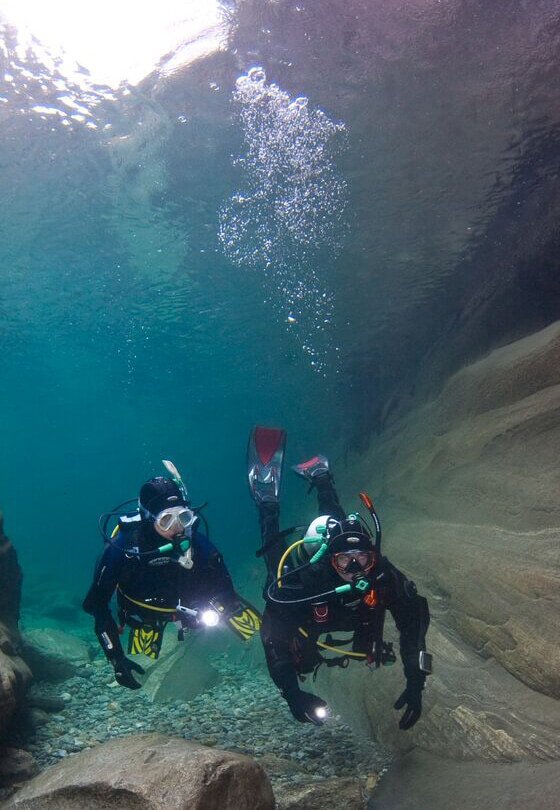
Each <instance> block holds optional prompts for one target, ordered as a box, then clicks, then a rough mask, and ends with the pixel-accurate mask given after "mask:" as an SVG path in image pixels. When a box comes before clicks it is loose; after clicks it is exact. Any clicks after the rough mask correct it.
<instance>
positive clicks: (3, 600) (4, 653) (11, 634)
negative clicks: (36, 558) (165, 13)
mask: <svg viewBox="0 0 560 810" xmlns="http://www.w3.org/2000/svg"><path fill="white" fill-rule="evenodd" d="M21 581H22V574H21V569H20V567H19V564H18V559H17V554H16V551H15V549H14V547H13V546H12V544H11V542H10V540H9V539H8V538H7V537H6V535H5V534H4V518H3V516H2V513H0V740H1V738H2V735H3V734H4V732H5V730H6V728H7V726H8V724H9V722H10V720H11V718H12V716H13V714H14V713H15V711H16V709H17V707H18V704H19V703H20V701H21V699H22V697H23V694H24V692H25V688H26V686H27V683H28V682H29V680H30V678H31V672H30V670H29V667H28V666H27V664H26V663H25V662H24V661H23V660H22V658H21V657H20V654H19V652H20V641H21V640H20V636H19V631H18V620H19V610H20V601H21Z"/></svg>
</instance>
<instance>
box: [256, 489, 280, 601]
mask: <svg viewBox="0 0 560 810" xmlns="http://www.w3.org/2000/svg"><path fill="white" fill-rule="evenodd" d="M258 510H259V525H260V528H261V541H262V545H261V549H265V551H264V552H263V554H262V557H263V559H264V561H265V563H266V570H267V572H268V577H267V584H266V587H268V585H269V583H270V582H271V580H272V578H273V577H275V576H276V571H277V570H278V563H279V562H280V558H281V557H282V554H283V553H284V551H285V550H286V548H285V545H284V543H282V542H280V506H279V504H277V503H261V504H259V507H258Z"/></svg>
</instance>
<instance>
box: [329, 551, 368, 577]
mask: <svg viewBox="0 0 560 810" xmlns="http://www.w3.org/2000/svg"><path fill="white" fill-rule="evenodd" d="M331 562H332V565H333V568H334V569H335V570H336V571H338V573H339V574H346V573H350V572H352V573H356V572H357V571H363V572H364V573H367V572H368V571H370V570H371V569H372V568H373V566H374V565H375V552H374V551H364V550H360V549H356V550H352V549H349V550H348V551H338V552H337V553H336V554H333V555H332V557H331Z"/></svg>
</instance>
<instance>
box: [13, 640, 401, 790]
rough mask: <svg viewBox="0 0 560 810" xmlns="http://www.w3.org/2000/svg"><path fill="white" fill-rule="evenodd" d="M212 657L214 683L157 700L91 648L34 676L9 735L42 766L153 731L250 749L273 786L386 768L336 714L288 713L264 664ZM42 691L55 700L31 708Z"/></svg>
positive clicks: (371, 776) (364, 780)
mask: <svg viewBox="0 0 560 810" xmlns="http://www.w3.org/2000/svg"><path fill="white" fill-rule="evenodd" d="M211 663H212V666H213V667H215V668H216V669H217V670H218V671H219V673H220V676H221V677H220V680H219V683H218V684H217V685H216V686H214V687H213V688H211V689H210V690H208V691H207V692H204V693H201V694H198V695H197V696H196V697H195V698H193V699H192V700H190V701H170V702H166V703H157V702H151V701H150V699H149V697H148V695H147V694H146V693H144V692H143V690H137V691H130V690H127V689H123V688H121V687H119V686H118V685H117V684H116V683H115V681H114V679H113V676H112V671H111V668H110V667H109V666H108V664H107V663H106V662H105V660H104V659H103V658H101V656H99V657H97V658H96V659H94V660H93V661H92V662H91V663H87V664H84V665H83V666H82V668H81V669H80V670H79V671H78V673H77V674H76V675H74V676H73V677H71V678H69V679H67V680H65V681H64V682H62V683H58V684H53V683H49V682H39V683H35V684H33V686H32V687H31V690H30V693H29V699H30V703H31V704H32V703H33V702H35V703H36V707H35V708H33V709H31V713H30V717H31V722H30V723H28V724H27V727H23V726H22V725H21V724H18V725H16V727H15V728H14V729H13V731H12V733H11V737H10V739H9V740H8V744H9V745H12V746H14V747H16V748H19V749H24V750H26V751H28V752H30V753H31V754H32V755H33V757H34V758H35V760H36V761H37V763H38V765H39V767H40V768H41V769H44V768H46V767H48V766H50V765H53V764H55V763H57V762H59V761H60V760H61V759H64V758H66V757H69V756H72V755H73V754H75V753H76V752H78V751H82V750H84V749H88V748H93V747H94V746H97V745H99V744H100V743H102V742H105V741H106V740H109V739H112V738H115V737H121V736H125V735H131V734H137V733H143V732H151V731H152V732H159V733H162V734H167V735H171V736H178V737H182V738H184V739H186V740H190V741H194V742H199V743H202V744H203V745H206V746H211V747H217V748H223V749H227V750H229V751H233V752H239V753H243V754H247V755H249V756H251V757H254V758H255V759H256V760H257V761H258V762H259V763H260V764H261V765H262V766H263V767H264V768H265V770H266V772H267V773H268V775H269V777H270V779H271V782H272V785H273V788H274V791H275V794H276V795H277V796H278V795H279V794H281V793H282V791H283V790H285V789H288V790H289V789H290V788H291V787H294V786H296V785H300V786H304V785H306V784H313V783H319V782H323V781H325V780H332V779H346V778H352V779H353V780H358V781H359V782H360V783H361V784H362V786H363V789H364V790H365V789H366V788H367V787H368V785H369V786H370V787H371V786H373V784H375V782H376V781H377V779H378V776H379V774H381V773H383V772H384V770H385V768H386V765H387V762H388V755H387V753H386V752H384V751H382V750H380V748H379V746H374V745H373V744H372V743H371V742H369V741H366V740H362V739H361V738H359V737H357V736H356V735H355V734H354V733H353V732H352V731H351V730H350V729H349V728H348V727H347V726H346V725H344V724H343V723H342V722H341V721H340V719H338V718H337V717H332V718H331V719H330V720H329V721H328V722H327V723H326V724H325V725H324V726H322V727H320V728H317V727H315V726H311V725H301V724H299V723H297V722H296V721H294V720H293V718H292V717H291V715H290V713H289V711H288V709H287V707H286V706H285V704H284V701H283V700H282V699H281V698H280V696H279V695H278V694H277V692H276V689H275V687H274V686H273V685H272V684H271V682H270V679H269V678H268V675H267V674H266V673H265V672H264V671H262V670H255V669H252V670H250V669H249V668H242V667H241V666H240V665H239V664H238V663H232V662H231V661H230V660H229V659H228V656H227V655H225V656H224V655H221V656H216V658H215V659H213V660H212V661H211ZM45 698H49V699H52V700H53V703H52V706H53V707H56V701H58V703H59V707H60V708H59V709H58V710H57V711H56V712H55V713H51V712H47V711H45V709H42V708H38V706H40V705H41V704H42V702H43V700H44V699H45ZM43 705H45V706H48V703H44V704H43ZM62 706H63V707H62Z"/></svg>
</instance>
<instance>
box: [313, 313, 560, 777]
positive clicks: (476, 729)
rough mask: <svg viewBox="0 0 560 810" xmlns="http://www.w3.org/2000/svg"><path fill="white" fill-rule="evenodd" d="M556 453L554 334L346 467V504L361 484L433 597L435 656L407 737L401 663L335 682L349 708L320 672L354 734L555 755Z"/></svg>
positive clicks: (400, 743) (402, 561) (397, 556)
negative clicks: (396, 706) (400, 722)
mask: <svg viewBox="0 0 560 810" xmlns="http://www.w3.org/2000/svg"><path fill="white" fill-rule="evenodd" d="M559 449H560V322H559V323H556V324H553V325H552V326H549V327H548V328H546V329H544V330H543V331H541V332H539V333H537V334H534V335H531V336H530V337H527V338H525V339H523V340H519V341H517V342H515V343H512V344H510V345H508V346H504V347H502V348H500V349H497V350H495V351H493V352H492V353H490V354H489V355H488V356H486V357H485V358H484V359H482V360H480V361H479V362H476V363H474V364H472V365H470V366H468V367H466V368H464V369H462V370H461V371H459V372H458V373H456V374H455V375H453V376H452V377H451V378H450V379H449V380H448V382H447V384H446V385H445V386H444V388H443V389H442V391H441V393H440V394H439V395H438V396H437V397H436V398H435V399H434V400H433V401H431V402H429V403H428V404H424V405H421V406H418V407H417V408H416V409H412V410H411V411H410V412H409V413H408V415H407V416H405V417H403V418H401V419H399V420H398V421H394V422H393V423H392V424H390V425H389V426H388V427H387V428H386V430H385V432H384V433H383V434H382V435H381V436H380V437H379V439H378V440H377V441H376V443H375V444H374V445H372V446H371V447H370V450H369V452H368V453H367V454H366V455H365V456H362V457H359V458H355V459H353V460H352V461H351V463H350V465H349V467H348V469H347V479H346V482H345V483H347V484H348V485H349V486H348V492H349V493H350V492H354V491H356V489H358V488H363V487H364V485H365V486H366V487H367V488H369V491H370V492H371V494H372V495H373V496H374V497H375V499H376V500H377V502H378V507H379V510H380V513H381V516H382V519H383V520H384V525H385V530H386V531H385V543H384V551H385V553H386V554H387V556H388V557H389V558H390V559H391V560H392V561H393V562H394V563H395V564H396V565H397V566H399V567H400V568H402V569H403V570H404V571H405V573H406V574H407V575H408V576H410V577H411V578H413V579H414V580H415V581H416V582H417V584H418V587H419V590H420V592H421V593H424V594H425V595H426V596H427V597H428V599H429V602H430V607H431V611H432V625H431V628H430V631H429V636H428V639H429V647H430V649H431V651H432V652H433V653H434V654H435V674H434V675H433V676H432V677H431V678H430V679H429V681H428V685H427V688H426V691H425V712H424V715H423V717H422V720H421V722H419V723H418V725H417V726H416V727H415V728H414V730H413V731H412V732H411V733H410V734H408V735H404V734H403V733H402V732H399V731H398V728H397V718H396V712H394V711H393V710H392V709H391V705H392V703H393V701H394V700H395V698H396V697H397V696H398V694H399V692H400V689H401V688H402V686H401V684H402V682H403V676H402V673H401V671H400V667H399V671H398V673H397V672H395V669H393V670H392V671H390V672H388V671H381V672H376V673H367V672H364V671H363V670H361V669H360V668H357V667H354V668H352V671H351V672H347V673H343V675H342V677H343V678H344V684H345V689H344V694H347V692H348V686H347V684H348V680H347V678H350V679H351V681H352V688H353V690H354V691H355V692H356V693H358V694H359V695H360V700H359V701H355V702H352V703H350V702H345V703H342V702H339V701H338V700H337V691H338V692H339V693H341V692H342V690H340V689H338V678H339V677H340V673H336V672H335V673H333V672H329V673H321V680H320V683H319V692H320V693H323V692H328V693H329V695H330V698H331V700H332V703H333V705H334V706H335V708H336V709H337V710H339V711H340V712H341V713H342V715H343V716H344V717H345V718H346V719H347V720H350V721H351V722H352V723H353V725H354V726H356V725H357V726H359V727H360V728H361V729H362V730H363V731H365V732H367V733H369V734H372V735H373V736H374V737H377V738H378V739H382V740H384V741H385V742H389V743H390V744H392V745H393V746H396V747H397V748H400V749H403V748H405V749H406V748H408V747H410V745H411V743H416V744H417V745H419V746H421V747H423V748H424V749H428V750H430V751H432V752H434V753H438V754H441V755H443V756H452V757H457V758H467V759H469V758H483V759H489V760H510V761H515V760H522V759H525V758H529V759H533V760H539V759H540V760H543V759H558V758H560V704H559V703H558V698H559V697H560V648H559V646H558V638H559V635H560V632H559V631H560V589H559V584H560V546H559V545H558V526H559V525H560V503H559V502H558V491H559V484H560V471H559V469H558V451H559ZM350 486H351V489H350ZM387 625H388V628H390V627H391V625H392V621H391V618H390V617H389V618H388V621H387ZM340 686H342V682H341V683H340Z"/></svg>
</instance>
